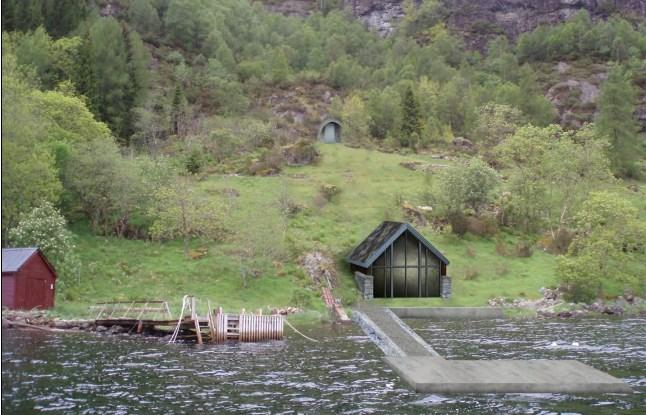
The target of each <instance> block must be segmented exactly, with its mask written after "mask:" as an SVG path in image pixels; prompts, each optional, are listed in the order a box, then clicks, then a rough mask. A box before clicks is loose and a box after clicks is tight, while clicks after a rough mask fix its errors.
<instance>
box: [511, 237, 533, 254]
mask: <svg viewBox="0 0 646 415" xmlns="http://www.w3.org/2000/svg"><path fill="white" fill-rule="evenodd" d="M514 254H515V255H516V256H517V257H520V258H529V257H531V256H532V255H533V254H534V244H533V243H532V242H531V241H529V240H527V239H522V240H520V241H518V242H516V245H515V246H514Z"/></svg>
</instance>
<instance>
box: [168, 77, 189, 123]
mask: <svg viewBox="0 0 646 415" xmlns="http://www.w3.org/2000/svg"><path fill="white" fill-rule="evenodd" d="M184 106H185V98H184V92H183V91H182V87H181V85H180V84H179V83H178V84H177V85H176V86H175V92H174V93H173V102H172V104H171V109H170V121H171V134H175V135H180V132H181V124H182V119H183V117H184V112H185V111H184Z"/></svg>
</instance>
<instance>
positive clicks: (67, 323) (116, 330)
mask: <svg viewBox="0 0 646 415" xmlns="http://www.w3.org/2000/svg"><path fill="white" fill-rule="evenodd" d="M2 328H3V329H33V330H44V331H49V332H94V333H100V334H133V335H144V336H149V337H161V338H162V339H163V338H166V337H168V338H169V337H170V330H163V329H155V330H144V331H143V332H141V333H137V327H136V326H133V327H127V326H120V325H113V326H110V327H106V326H102V325H97V324H96V322H95V321H94V320H88V319H69V320H67V319H61V318H58V317H56V316H54V315H52V314H50V313H48V312H47V311H42V310H29V311H25V310H3V311H2Z"/></svg>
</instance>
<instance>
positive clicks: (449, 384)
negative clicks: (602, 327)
mask: <svg viewBox="0 0 646 415" xmlns="http://www.w3.org/2000/svg"><path fill="white" fill-rule="evenodd" d="M384 360H385V361H386V362H387V363H388V364H389V365H390V367H392V368H393V370H394V371H395V372H397V374H399V376H401V377H402V378H403V379H404V380H405V381H406V382H408V384H409V385H410V386H411V387H412V388H413V389H414V390H415V391H416V392H425V393H631V392H632V390H631V389H630V387H629V386H628V385H627V384H625V383H624V382H622V381H621V380H619V379H617V378H615V377H612V376H610V375H608V374H605V373H603V372H601V371H599V370H597V369H594V368H592V367H590V366H588V365H585V364H583V363H581V362H577V361H576V360H445V359H441V358H435V357H425V356H409V357H388V356H387V357H385V358H384Z"/></svg>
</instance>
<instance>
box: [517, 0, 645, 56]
mask: <svg viewBox="0 0 646 415" xmlns="http://www.w3.org/2000/svg"><path fill="white" fill-rule="evenodd" d="M645 30H646V26H644V25H643V23H642V25H641V26H640V27H638V28H635V27H634V26H633V25H631V24H630V23H629V22H628V21H626V20H624V19H621V18H618V17H613V18H610V19H608V21H605V22H604V21H602V22H596V23H593V22H592V19H591V18H590V15H589V14H588V12H587V11H581V12H579V13H578V14H576V15H575V16H574V17H573V18H572V19H570V20H569V21H567V22H566V23H563V24H560V25H556V26H539V27H538V28H536V29H535V30H534V31H532V32H529V33H524V34H522V35H521V36H520V38H519V39H518V46H517V50H518V56H519V58H520V59H521V61H534V62H536V61H545V60H559V59H561V60H563V59H577V58H578V59H581V58H588V59H589V58H593V59H611V60H614V61H618V62H624V61H627V60H628V59H631V58H637V59H643V58H644V57H646V38H645V37H644V33H645Z"/></svg>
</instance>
